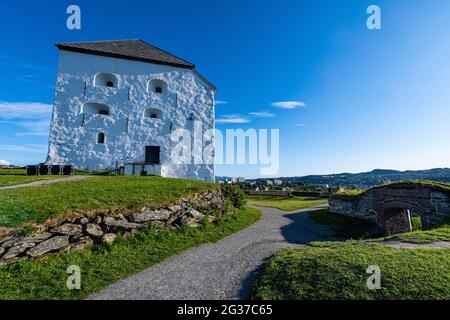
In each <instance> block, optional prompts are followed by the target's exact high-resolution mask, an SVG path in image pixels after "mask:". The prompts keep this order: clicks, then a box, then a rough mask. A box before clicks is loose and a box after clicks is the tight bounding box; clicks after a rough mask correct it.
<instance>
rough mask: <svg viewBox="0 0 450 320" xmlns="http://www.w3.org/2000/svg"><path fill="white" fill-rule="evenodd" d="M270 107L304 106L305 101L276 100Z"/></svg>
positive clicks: (291, 107) (293, 107)
mask: <svg viewBox="0 0 450 320" xmlns="http://www.w3.org/2000/svg"><path fill="white" fill-rule="evenodd" d="M272 107H274V108H281V109H295V108H301V107H306V103H304V102H303V101H278V102H272Z"/></svg>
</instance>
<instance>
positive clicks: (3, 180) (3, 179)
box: [0, 174, 63, 187]
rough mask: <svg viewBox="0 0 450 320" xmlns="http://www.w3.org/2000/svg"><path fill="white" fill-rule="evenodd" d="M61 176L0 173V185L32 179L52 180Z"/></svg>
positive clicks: (30, 180) (9, 184)
mask: <svg viewBox="0 0 450 320" xmlns="http://www.w3.org/2000/svg"><path fill="white" fill-rule="evenodd" d="M58 178H63V176H19V175H3V174H1V175H0V187H6V186H13V185H16V184H22V183H29V182H33V181H42V180H52V179H58Z"/></svg>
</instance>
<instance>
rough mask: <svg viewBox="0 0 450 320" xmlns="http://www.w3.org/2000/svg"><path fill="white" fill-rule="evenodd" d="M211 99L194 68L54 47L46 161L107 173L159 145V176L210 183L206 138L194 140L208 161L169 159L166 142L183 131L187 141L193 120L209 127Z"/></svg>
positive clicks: (210, 88) (211, 168) (210, 145)
mask: <svg viewBox="0 0 450 320" xmlns="http://www.w3.org/2000/svg"><path fill="white" fill-rule="evenodd" d="M111 85H113V86H114V87H110V86H111ZM157 88H158V89H157ZM159 88H161V90H162V93H156V92H155V91H159ZM214 94H215V88H214V87H213V86H212V85H211V84H209V83H208V82H207V81H206V80H205V79H204V78H202V77H201V76H200V75H199V74H198V73H197V72H196V71H195V70H193V69H189V68H182V67H174V66H168V65H161V64H154V63H149V62H141V61H135V60H127V59H121V58H113V57H107V56H100V55H93V54H87V53H79V52H73V51H66V50H61V51H60V59H59V71H58V77H57V81H56V87H55V102H54V108H53V115H52V122H51V127H50V137H49V151H48V157H47V161H46V162H47V163H48V164H72V165H74V166H75V167H76V168H82V169H90V170H99V169H112V168H115V167H117V166H121V165H124V164H126V163H143V162H144V161H145V147H146V146H159V147H160V150H161V152H160V165H161V167H160V172H161V175H162V176H164V177H176V178H191V179H199V180H206V181H214V161H213V160H214V146H213V141H211V139H209V140H207V141H202V142H200V143H201V145H202V149H203V150H205V148H207V147H208V148H207V149H209V150H211V151H212V153H211V156H212V161H210V162H209V163H208V164H180V163H179V162H177V161H174V157H172V150H173V149H174V146H175V144H176V143H177V142H175V141H172V140H171V133H172V131H173V130H176V129H179V128H184V129H187V130H189V132H190V133H191V137H192V141H194V137H193V134H194V123H196V124H197V125H198V124H199V123H201V127H202V133H204V132H205V131H206V130H210V129H214ZM155 116H156V117H157V118H153V117H155ZM102 138H103V139H102ZM102 140H103V141H102ZM99 142H103V143H99Z"/></svg>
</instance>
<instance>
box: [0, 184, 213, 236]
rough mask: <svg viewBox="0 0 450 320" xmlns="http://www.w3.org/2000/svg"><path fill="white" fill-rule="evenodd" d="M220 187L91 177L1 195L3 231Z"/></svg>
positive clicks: (155, 201) (4, 192) (16, 190)
mask: <svg viewBox="0 0 450 320" xmlns="http://www.w3.org/2000/svg"><path fill="white" fill-rule="evenodd" d="M214 188H217V186H216V185H213V184H209V183H205V182H201V181H194V180H185V179H167V178H161V177H123V176H116V177H91V178H87V179H85V180H81V181H71V182H60V183H55V184H51V185H46V186H37V187H27V188H20V189H13V190H1V191H0V227H17V226H20V225H21V224H24V223H28V222H35V223H42V222H44V221H45V220H46V219H48V218H50V217H54V216H55V215H58V214H61V213H65V212H67V211H70V210H77V209H78V210H92V209H116V208H119V209H133V208H137V207H142V206H150V205H154V204H159V203H166V202H171V201H174V200H177V199H179V198H181V197H183V196H186V195H189V194H193V193H197V192H202V191H206V190H208V189H214Z"/></svg>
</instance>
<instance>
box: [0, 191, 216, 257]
mask: <svg viewBox="0 0 450 320" xmlns="http://www.w3.org/2000/svg"><path fill="white" fill-rule="evenodd" d="M224 208H225V198H224V195H223V193H222V191H220V190H211V191H206V192H203V193H199V194H195V195H192V196H189V197H185V198H182V199H180V200H179V201H177V202H174V203H171V204H167V205H163V206H158V207H152V208H141V209H140V210H92V211H89V212H81V211H73V212H70V213H67V214H65V215H64V216H63V217H60V218H58V219H57V220H52V221H48V222H47V223H46V224H44V225H41V226H38V231H37V233H35V234H31V235H28V236H23V237H14V236H10V237H7V238H5V239H2V240H0V264H5V263H10V262H13V261H16V260H18V259H20V258H28V259H36V258H39V257H41V256H43V255H46V254H49V253H54V252H70V251H74V250H78V249H83V248H85V247H87V246H90V245H92V244H93V243H112V242H114V240H115V239H116V237H117V233H119V232H122V233H125V235H132V234H133V233H135V232H136V231H137V230H139V229H144V228H147V227H149V226H150V225H154V226H156V228H158V229H163V228H174V227H179V226H182V225H189V226H192V227H197V226H199V222H200V221H201V220H203V219H204V218H205V217H206V218H207V219H208V220H209V221H210V222H212V221H214V220H215V219H216V218H215V217H214V216H211V215H207V214H206V212H209V211H210V210H215V211H216V210H223V209H224ZM202 211H203V212H202Z"/></svg>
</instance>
